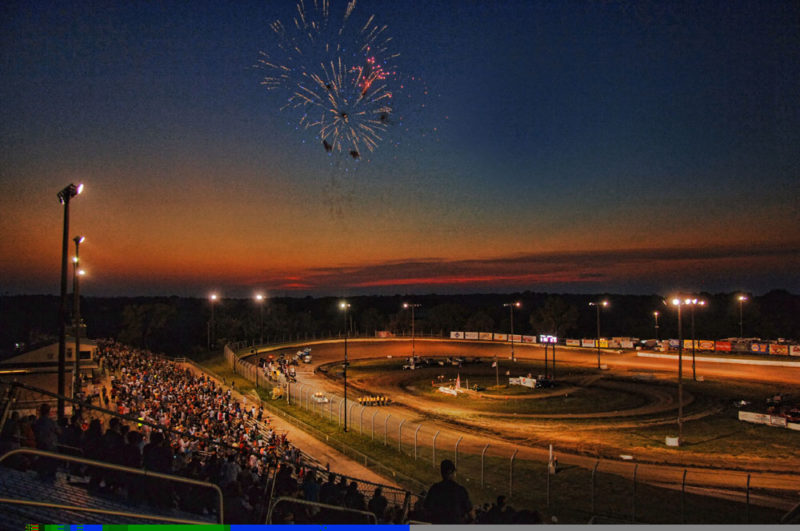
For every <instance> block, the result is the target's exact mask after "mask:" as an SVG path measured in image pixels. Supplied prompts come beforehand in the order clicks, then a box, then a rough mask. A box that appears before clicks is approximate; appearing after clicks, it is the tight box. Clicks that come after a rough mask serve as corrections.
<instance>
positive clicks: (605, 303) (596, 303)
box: [589, 301, 608, 369]
mask: <svg viewBox="0 0 800 531" xmlns="http://www.w3.org/2000/svg"><path fill="white" fill-rule="evenodd" d="M589 306H594V307H595V309H596V310H597V339H596V341H595V347H596V348H597V368H598V369H599V368H600V307H601V306H602V307H604V308H605V307H606V306H608V301H594V302H590V303H589Z"/></svg>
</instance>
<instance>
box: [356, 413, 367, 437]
mask: <svg viewBox="0 0 800 531" xmlns="http://www.w3.org/2000/svg"><path fill="white" fill-rule="evenodd" d="M365 409H366V408H365V407H364V406H361V413H359V414H358V433H360V434H361V435H364V410H365Z"/></svg>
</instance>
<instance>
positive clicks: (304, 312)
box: [0, 290, 800, 357]
mask: <svg viewBox="0 0 800 531" xmlns="http://www.w3.org/2000/svg"><path fill="white" fill-rule="evenodd" d="M737 295H738V293H719V294H709V293H698V294H693V295H692V296H693V297H698V298H703V299H704V300H706V301H707V306H705V307H703V308H700V307H698V308H697V309H696V310H695V328H696V332H697V337H698V338H699V339H719V338H728V337H737V336H738V335H739V302H738V300H737V298H736V296H737ZM748 299H749V300H748V301H747V302H745V303H744V304H743V306H742V312H743V315H742V320H743V323H744V336H745V337H760V338H762V339H771V340H774V339H778V338H787V339H798V337H800V296H797V295H794V294H791V293H788V292H786V291H783V290H775V291H771V292H769V293H767V294H765V295H762V296H748ZM71 300H72V299H71V297H70V302H71ZM347 300H348V302H349V303H350V304H351V308H350V311H349V317H350V319H348V322H347V323H346V322H345V315H344V313H343V312H342V311H341V310H340V308H339V302H340V299H339V298H335V297H319V298H312V297H305V298H289V297H279V298H273V299H267V300H265V301H264V302H263V303H262V304H263V307H259V306H258V303H256V301H254V300H251V299H222V300H219V301H217V302H216V303H215V305H214V332H215V334H214V335H215V339H216V344H217V345H218V346H219V345H222V344H224V343H225V342H227V341H239V340H245V341H248V342H252V341H256V342H258V340H259V339H260V337H261V336H262V335H263V337H264V340H265V342H267V341H282V340H286V339H290V338H291V339H295V338H301V339H302V338H306V337H308V338H311V337H323V336H329V335H337V334H343V333H344V332H345V330H346V327H348V328H349V329H350V333H351V334H359V335H372V334H374V333H375V331H378V330H387V331H390V332H393V333H396V334H409V333H410V330H411V311H410V310H408V309H403V306H402V305H403V302H413V303H416V304H420V305H421V306H420V307H418V308H416V310H415V328H416V331H417V333H418V334H420V335H423V334H449V332H450V331H452V330H461V331H478V332H480V331H484V332H509V331H510V328H511V326H510V325H511V322H510V320H511V315H510V311H509V308H508V307H504V306H503V305H504V304H507V303H509V302H516V301H519V302H520V303H521V306H520V307H519V308H515V309H514V310H513V312H514V314H513V319H514V332H515V333H518V334H535V335H538V334H545V333H546V334H554V335H558V336H561V337H565V336H569V337H573V338H592V337H595V335H596V309H595V308H594V307H591V306H589V302H592V301H601V300H608V301H609V306H608V307H607V308H602V309H601V316H600V320H601V335H602V336H604V337H612V336H624V337H638V338H642V339H650V338H655V337H656V330H655V317H654V315H653V312H655V311H658V312H659V318H658V324H659V336H660V338H662V339H664V338H670V337H671V338H675V337H677V312H676V311H675V309H674V307H672V306H671V305H667V304H665V302H664V298H663V297H661V296H658V295H614V294H597V295H585V294H582V295H575V294H558V295H555V294H547V293H534V292H529V291H526V292H522V293H512V294H473V295H416V296H401V295H393V296H358V297H349V298H348V299H347ZM58 307H59V299H58V297H56V296H50V295H14V296H2V297H0V351H2V353H3V356H4V357H5V356H8V355H10V354H11V353H13V351H14V349H15V345H16V344H24V345H26V346H33V345H36V344H43V343H46V342H49V341H53V340H56V339H57V336H56V334H57V329H58V326H57V319H58ZM684 312H685V313H684V331H685V334H688V331H689V314H688V311H687V310H684ZM81 314H82V316H83V318H84V321H85V323H86V326H87V335H88V336H89V337H90V338H98V337H114V338H117V339H119V340H121V341H124V342H125V343H128V344H131V345H136V346H141V347H145V348H149V349H151V350H154V351H156V352H163V353H166V354H169V355H183V356H196V355H199V354H201V353H202V352H204V351H206V349H207V343H208V339H209V332H210V319H211V306H210V303H209V301H208V300H207V299H197V298H181V297H136V298H129V297H115V298H106V297H84V298H82V301H81ZM262 318H263V324H262Z"/></svg>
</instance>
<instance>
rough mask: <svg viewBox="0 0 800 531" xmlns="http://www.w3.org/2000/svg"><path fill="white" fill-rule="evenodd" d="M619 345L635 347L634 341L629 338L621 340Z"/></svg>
mask: <svg viewBox="0 0 800 531" xmlns="http://www.w3.org/2000/svg"><path fill="white" fill-rule="evenodd" d="M619 346H620V347H622V348H633V341H630V340H627V339H626V340H625V341H620V342H619Z"/></svg>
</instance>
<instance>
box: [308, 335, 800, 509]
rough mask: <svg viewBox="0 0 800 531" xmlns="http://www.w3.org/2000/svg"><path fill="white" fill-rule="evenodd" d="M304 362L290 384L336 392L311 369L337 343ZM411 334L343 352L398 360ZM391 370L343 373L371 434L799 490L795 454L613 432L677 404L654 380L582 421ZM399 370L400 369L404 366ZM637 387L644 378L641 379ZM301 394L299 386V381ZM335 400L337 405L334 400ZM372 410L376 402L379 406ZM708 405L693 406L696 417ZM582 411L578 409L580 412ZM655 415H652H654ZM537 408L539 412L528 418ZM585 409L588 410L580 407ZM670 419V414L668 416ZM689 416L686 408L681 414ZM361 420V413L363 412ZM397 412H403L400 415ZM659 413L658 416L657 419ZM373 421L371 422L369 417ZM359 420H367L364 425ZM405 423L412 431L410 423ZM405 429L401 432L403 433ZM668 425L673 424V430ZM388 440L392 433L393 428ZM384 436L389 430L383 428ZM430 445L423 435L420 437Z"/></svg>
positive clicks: (352, 344) (785, 371)
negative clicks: (379, 399)
mask: <svg viewBox="0 0 800 531" xmlns="http://www.w3.org/2000/svg"><path fill="white" fill-rule="evenodd" d="M311 345H312V348H313V355H314V356H313V363H312V364H310V365H304V364H300V366H299V367H298V384H297V385H298V386H301V387H302V388H308V389H314V390H315V391H316V390H322V391H325V392H327V393H329V394H331V395H338V396H341V392H342V382H341V381H340V380H334V379H331V378H330V377H329V375H326V374H324V373H321V372H320V371H318V370H316V369H318V368H319V367H320V366H323V365H325V364H328V363H331V362H336V361H341V360H342V359H343V344H342V343H341V342H336V341H334V342H324V343H322V342H321V343H315V344H314V343H312V344H311ZM515 350H516V356H517V358H519V359H523V360H531V361H538V360H542V359H543V350H542V349H540V348H538V347H533V346H528V345H516V346H515ZM410 351H411V348H410V341H409V340H408V339H405V340H394V341H392V340H388V341H387V340H350V341H349V342H348V358H349V359H350V360H358V359H366V358H384V359H385V358H386V357H387V356H391V357H392V358H395V359H404V358H405V357H407V356H408V355H409V354H410ZM415 352H416V354H417V355H418V356H422V357H435V356H461V357H476V356H480V357H481V358H483V359H484V361H486V360H487V359H489V358H493V357H494V356H495V355H497V356H498V358H499V359H501V360H503V363H504V365H505V364H509V363H511V362H510V360H509V359H508V358H509V354H510V350H509V346H508V344H492V343H469V342H461V341H440V340H422V339H417V340H416V345H415ZM557 360H558V363H559V364H561V363H569V364H570V365H574V366H582V367H587V368H591V367H596V366H597V357H596V353H595V351H593V350H592V351H585V350H572V349H569V350H568V349H559V351H558V353H557ZM602 363H604V364H606V365H608V371H607V372H603V373H601V374H607V375H616V376H624V377H631V376H636V375H646V376H647V378H653V379H655V380H656V381H660V382H675V381H676V373H677V363H676V362H675V361H673V360H664V359H657V358H641V357H637V356H635V354H616V353H614V354H605V353H604V354H603V356H602ZM683 370H684V378H687V377H689V378H690V377H691V357H690V356H688V357H687V356H684V366H683ZM399 372H400V371H396V372H395V371H392V372H388V373H387V374H386V375H385V376H380V377H374V376H370V377H369V378H356V379H355V380H353V379H349V381H348V385H349V386H350V389H352V391H349V392H348V397H349V398H350V403H349V405H348V409H350V411H351V421H350V422H351V424H350V425H351V426H354V428H355V427H358V428H359V429H363V430H364V431H367V430H370V429H371V430H373V433H375V432H377V433H378V434H379V436H386V434H385V432H389V433H391V432H393V431H394V430H397V429H398V428H397V426H398V424H399V430H398V431H401V430H402V429H403V423H404V422H406V421H407V422H408V424H407V425H406V429H407V430H409V429H410V428H411V427H413V426H414V425H417V426H419V430H418V431H419V433H418V434H416V433H415V434H414V437H415V438H416V437H417V436H418V437H419V440H420V444H426V443H425V442H424V441H431V439H432V438H433V437H438V442H437V445H439V444H441V445H442V446H443V447H446V446H447V445H448V444H453V442H454V441H456V440H457V441H458V442H456V444H457V445H460V446H459V449H460V450H463V451H464V452H471V453H478V454H480V451H481V449H484V446H486V445H487V444H490V445H491V449H490V450H489V454H494V455H503V456H505V455H511V453H512V452H513V451H515V450H518V451H519V452H520V454H519V458H528V459H538V460H542V459H544V458H545V456H546V452H547V450H546V448H547V446H548V445H549V444H551V443H552V444H554V445H555V446H556V448H557V450H558V451H559V460H560V463H564V464H568V465H570V466H580V467H583V468H592V467H593V466H595V464H596V463H597V460H598V458H602V459H603V461H602V467H601V468H602V469H603V470H605V471H608V472H614V473H619V474H621V475H623V476H629V475H631V474H632V470H633V464H632V462H630V461H624V460H620V456H621V454H629V455H632V456H633V457H634V459H635V462H636V463H640V464H641V463H648V464H647V468H646V469H645V468H639V471H638V477H639V478H640V479H641V480H642V481H652V482H663V483H672V484H676V483H678V484H679V483H680V476H681V474H682V471H683V469H684V468H685V467H688V468H689V469H690V474H691V476H692V481H694V482H695V484H698V485H703V486H704V487H707V488H722V489H725V488H737V489H740V488H741V487H742V486H743V485H744V484H745V481H746V477H747V474H748V473H750V474H751V476H752V482H751V486H753V487H754V488H759V487H763V488H770V489H780V490H783V491H786V492H787V494H792V495H797V494H800V475H797V474H796V471H797V470H798V469H800V463H798V462H797V460H796V459H780V458H775V457H769V458H768V457H760V456H753V457H747V458H742V457H741V456H724V455H722V456H721V455H717V454H700V453H687V452H681V451H680V450H679V449H670V448H666V447H664V448H645V447H634V448H631V447H630V443H629V442H623V441H622V439H621V438H619V437H617V436H616V435H615V432H614V429H619V428H625V427H631V426H641V425H642V424H641V423H642V422H652V420H651V417H648V419H645V420H642V419H637V417H639V416H642V415H647V414H652V413H661V414H663V416H664V417H667V416H673V413H674V412H675V411H676V408H677V403H676V400H675V395H672V394H670V393H669V391H665V390H664V389H665V387H664V386H655V389H654V390H653V391H652V392H653V394H654V396H653V397H651V398H653V401H651V403H649V404H648V405H647V406H644V407H643V408H640V409H639V410H638V411H636V410H628V411H626V412H623V413H621V414H619V415H608V414H607V413H603V414H600V415H595V416H594V417H596V418H601V417H602V418H603V419H604V420H601V421H592V422H591V423H590V425H587V424H586V423H581V422H578V423H577V424H576V420H578V419H579V416H578V415H574V414H573V415H570V414H566V415H559V416H558V418H556V416H548V418H547V419H546V420H545V419H544V418H542V416H539V415H537V416H527V417H526V416H523V415H518V416H514V415H508V414H504V415H500V416H498V415H487V414H480V413H476V412H475V411H473V410H469V409H464V408H461V407H458V405H457V404H455V403H453V404H452V405H451V404H446V403H445V404H443V403H442V402H439V401H435V402H434V401H431V400H427V399H425V398H424V397H420V396H417V395H413V394H410V393H405V392H403V389H402V386H400V385H398V380H402V377H403V375H402V374H398V373H399ZM403 372H404V373H405V372H407V371H403ZM697 372H698V375H701V376H703V377H704V378H705V379H706V380H711V379H716V380H720V379H722V380H724V379H741V380H743V381H751V382H752V381H760V382H773V383H776V384H778V385H780V384H787V385H796V383H797V382H800V369H799V368H786V367H769V366H752V365H721V364H716V363H711V362H700V361H698V362H697ZM644 387H647V385H646V384H644ZM362 394H387V395H389V396H392V398H393V400H394V401H395V404H393V405H392V406H390V407H385V408H371V409H370V408H366V409H367V411H368V413H369V414H365V412H364V411H362V410H361V409H360V406H357V405H356V406H355V407H354V406H353V403H354V402H355V398H356V397H357V396H360V395H362ZM301 396H303V395H302V390H301ZM689 401H691V397H690V396H689V395H688V393H684V406H685V405H687V404H688V402H689ZM340 405H341V404H340ZM378 410H379V411H378ZM712 413H714V412H713V411H701V412H695V413H694V415H699V416H703V415H706V414H712ZM580 416H584V415H580ZM658 416H659V415H656V417H658ZM537 417H538V418H537ZM584 417H585V418H586V417H587V416H584ZM673 418H674V417H673ZM684 418H685V420H691V418H692V415H685V417H684ZM365 419H366V420H365ZM400 419H405V420H402V421H401V420H400ZM659 422H660V421H659ZM370 424H372V426H370ZM364 425H366V428H364ZM410 431H411V432H413V431H414V430H410ZM676 431H677V429H676ZM408 433H409V432H408V431H406V432H403V433H402V435H401V437H402V438H403V439H404V440H405V439H406V438H410V437H411V435H410V434H408ZM676 434H677V433H676ZM393 435H394V437H395V440H396V437H397V434H396V433H394V434H393ZM389 437H390V438H391V437H392V435H389ZM427 444H430V443H427Z"/></svg>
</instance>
